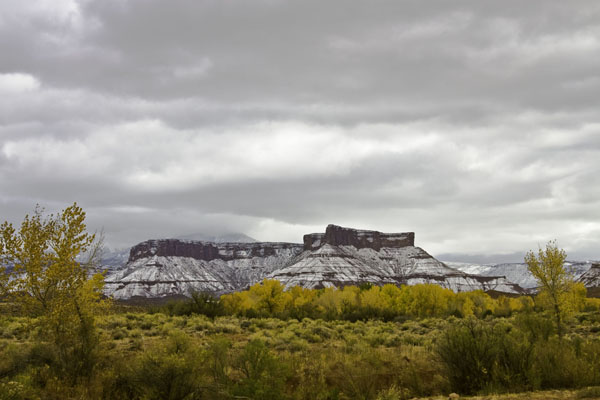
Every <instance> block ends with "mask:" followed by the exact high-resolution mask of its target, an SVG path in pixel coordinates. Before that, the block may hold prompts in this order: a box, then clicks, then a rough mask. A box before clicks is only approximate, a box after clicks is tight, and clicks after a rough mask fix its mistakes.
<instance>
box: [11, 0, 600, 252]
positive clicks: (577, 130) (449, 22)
mask: <svg viewBox="0 0 600 400" xmlns="http://www.w3.org/2000/svg"><path fill="white" fill-rule="evenodd" d="M0 51H1V52H2V54H3V57H1V58H0V209H1V211H2V215H1V217H2V220H4V219H8V220H11V221H15V222H17V221H19V220H20V219H21V218H22V216H23V215H24V214H25V213H26V212H30V211H31V210H32V208H33V206H34V205H35V204H36V203H40V204H42V205H45V206H46V207H47V208H48V209H49V210H56V209H60V208H63V207H65V206H66V205H68V204H70V203H72V202H73V201H78V202H79V203H80V204H81V205H82V206H83V207H84V208H85V209H86V210H87V212H88V216H89V219H90V225H91V227H92V228H94V229H100V228H103V229H104V230H105V234H106V236H107V241H108V243H109V244H110V245H111V246H113V247H122V246H126V245H131V244H133V243H135V242H137V241H140V240H144V239H147V238H150V237H161V236H171V235H181V234H187V233H191V232H206V233H212V232H214V233H222V232H226V231H242V232H245V233H247V234H249V235H251V236H254V237H256V238H258V239H261V240H289V241H300V240H301V235H302V234H303V233H308V232H310V231H321V230H323V227H324V225H326V224H327V223H337V224H342V225H348V226H356V227H362V228H372V229H378V230H384V231H409V230H410V231H415V232H416V233H417V242H418V244H419V245H421V246H422V247H424V248H425V249H427V250H428V251H430V252H432V253H434V254H445V255H447V256H448V257H453V256H452V254H454V255H456V254H463V255H465V257H466V255H469V257H471V256H475V258H477V257H478V256H480V257H481V259H482V260H483V259H485V260H486V261H488V260H489V257H490V255H493V257H496V260H497V261H504V260H509V259H510V260H513V259H515V258H518V257H520V256H519V254H522V253H523V252H524V251H526V250H528V249H532V248H536V247H537V245H538V244H544V243H545V242H546V241H548V240H550V239H558V243H559V245H561V246H562V247H565V248H566V249H567V251H568V253H569V254H570V255H571V256H572V257H571V258H596V259H599V258H600V174H599V171H600V100H599V99H600V97H599V96H598V94H599V93H600V72H599V71H600V5H598V3H597V2H596V1H577V2H576V6H575V5H574V4H572V3H569V4H566V3H565V4H559V3H557V2H555V1H530V2H525V3H523V2H522V1H503V2H480V1H474V0H471V1H459V2H447V1H441V0H440V1H429V2H426V3H424V2H422V1H416V0H415V1H391V0H389V1H380V0H375V1H370V2H354V1H345V0H344V1H341V0H340V1H337V0H336V1H330V2H325V3H324V2H318V1H313V0H303V1H292V2H288V1H285V2H284V1H279V0H256V1H251V2H248V1H241V0H234V1H226V2H223V1H212V0H203V1H193V0H176V1H172V2H164V1H159V0H147V1H136V0H106V1H102V2H93V1H89V0H86V1H75V0H60V1H56V0H53V1H49V0H44V1H41V0H38V1H28V2H23V1H17V0H8V1H5V2H3V3H2V5H0ZM503 254H504V255H505V256H502V255H503ZM470 259H472V258H470Z"/></svg>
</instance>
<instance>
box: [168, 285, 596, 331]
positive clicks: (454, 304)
mask: <svg viewBox="0 0 600 400" xmlns="http://www.w3.org/2000/svg"><path fill="white" fill-rule="evenodd" d="M284 289H285V287H284V286H283V285H282V284H281V283H280V282H279V281H277V280H267V279H265V280H264V281H263V282H261V283H257V284H255V285H253V286H251V287H250V288H249V289H248V290H245V291H241V292H235V293H231V294H226V295H223V296H221V297H220V298H213V297H211V296H210V295H207V294H202V293H194V294H193V295H192V298H191V299H190V300H187V301H183V302H181V301H180V302H172V303H169V304H167V305H166V306H164V307H163V308H162V309H161V310H162V311H164V312H166V313H167V314H170V315H191V314H194V313H195V314H204V315H207V316H209V317H215V316H218V315H235V316H241V317H247V318H280V319H290V318H294V319H298V320H302V319H303V318H312V319H324V320H346V321H358V320H368V319H378V320H383V321H393V320H402V319H406V318H427V317H449V316H455V317H458V318H464V317H470V316H473V317H476V318H485V317H486V316H488V315H492V316H496V317H508V316H511V315H513V314H514V313H515V312H522V311H530V310H534V309H537V310H541V309H545V308H547V307H548V299H547V298H546V296H544V295H538V296H536V297H531V296H520V297H507V296H499V297H496V298H493V297H491V296H490V295H488V294H487V293H485V292H483V291H472V292H461V293H454V292H453V291H452V290H449V289H445V288H442V287H441V286H438V285H434V284H420V285H414V286H402V287H397V286H395V285H384V286H381V287H380V286H372V285H362V286H346V287H344V288H339V289H338V288H325V289H305V288H302V287H299V286H295V287H292V288H291V289H289V290H284ZM566 297H567V301H565V307H564V311H563V312H565V313H571V312H575V311H583V310H598V309H600V300H599V299H589V298H586V289H585V287H584V286H583V285H582V284H575V285H573V287H572V288H571V290H570V291H569V292H568V293H566Z"/></svg>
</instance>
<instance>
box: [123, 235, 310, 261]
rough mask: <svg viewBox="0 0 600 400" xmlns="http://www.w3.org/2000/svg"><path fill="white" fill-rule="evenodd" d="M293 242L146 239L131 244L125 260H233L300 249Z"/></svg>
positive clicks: (267, 255)
mask: <svg viewBox="0 0 600 400" xmlns="http://www.w3.org/2000/svg"><path fill="white" fill-rule="evenodd" d="M300 248H301V246H300V245H298V244H296V243H211V242H200V241H191V240H179V239H163V240H148V241H145V242H142V243H140V244H137V245H135V246H133V247H132V248H131V251H130V253H129V260H128V262H133V261H136V260H139V259H143V258H148V257H154V256H157V257H186V258H193V259H195V260H199V261H213V260H223V261H233V260H237V259H248V258H253V257H269V256H274V255H276V254H279V253H280V252H281V251H286V250H290V249H293V250H294V251H295V250H299V249H300Z"/></svg>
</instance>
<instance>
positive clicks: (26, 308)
mask: <svg viewBox="0 0 600 400" xmlns="http://www.w3.org/2000/svg"><path fill="white" fill-rule="evenodd" d="M99 247H100V241H99V240H97V239H96V236H95V235H93V234H89V233H87V231H86V225H85V212H84V211H83V210H82V209H81V208H80V207H78V206H77V204H76V203H75V204H73V205H72V206H70V207H67V208H66V209H64V210H63V211H62V212H61V213H59V214H58V215H49V216H47V217H45V216H44V215H43V210H42V209H41V208H40V207H37V208H36V209H35V212H34V213H33V215H31V216H30V215H27V216H25V219H24V220H23V222H22V224H21V227H20V228H19V229H18V230H17V229H16V228H14V227H13V225H12V224H10V223H8V222H4V223H3V224H2V225H0V265H1V266H2V267H0V268H1V269H0V276H2V277H3V281H2V282H1V284H2V292H3V294H4V296H5V297H7V299H8V301H10V302H12V303H13V304H15V305H16V306H18V307H19V308H20V309H21V311H22V312H23V313H24V314H25V315H28V316H31V317H37V319H36V320H37V321H38V323H39V324H40V327H41V329H42V332H43V338H44V339H45V340H46V341H47V342H49V343H51V344H52V345H53V348H54V349H55V351H56V354H57V360H58V363H59V364H60V365H61V368H62V370H63V371H62V372H64V373H66V374H67V375H69V376H80V375H86V374H89V373H91V370H92V368H93V365H94V355H95V352H96V350H97V343H98V337H97V333H96V329H95V325H94V317H95V315H97V314H98V313H99V312H100V311H101V310H102V309H103V308H104V307H106V306H107V303H106V300H102V297H101V296H102V288H103V285H104V277H103V275H102V274H98V273H96V274H93V273H92V270H91V267H92V266H93V265H94V263H95V260H96V259H97V257H98V255H99ZM7 266H9V268H7Z"/></svg>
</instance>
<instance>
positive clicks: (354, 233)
mask: <svg viewBox="0 0 600 400" xmlns="http://www.w3.org/2000/svg"><path fill="white" fill-rule="evenodd" d="M414 242H415V235H414V233H412V232H406V233H382V232H378V231H367V230H358V229H351V228H344V227H341V226H337V225H329V226H327V228H326V230H325V232H324V233H313V234H308V235H305V236H304V243H303V244H296V243H268V242H262V243H261V242H256V243H214V242H204V241H191V240H179V239H163V240H148V241H146V242H142V243H140V244H138V245H136V246H134V247H133V248H131V251H130V254H129V259H128V261H127V264H126V265H125V266H124V268H123V269H121V270H119V271H117V272H114V273H111V274H110V275H109V276H107V278H106V287H105V291H106V294H108V295H112V296H114V297H115V298H122V299H125V298H131V297H135V296H141V297H164V296H172V295H189V294H190V292H191V291H207V292H212V293H216V294H220V293H225V292H231V291H235V290H241V289H245V288H247V287H248V286H249V285H252V284H254V283H256V282H259V281H261V280H262V279H264V278H269V279H277V280H279V281H281V282H282V283H283V284H284V285H285V286H286V287H292V286H296V285H299V286H303V287H307V288H322V287H331V286H345V285H358V284H362V283H371V284H374V285H384V284H394V285H414V284H418V283H434V284H438V285H440V286H443V287H446V288H449V289H452V290H454V291H468V290H485V291H497V292H503V293H522V292H523V289H522V288H521V287H519V286H518V285H515V284H512V283H511V282H509V281H507V280H506V279H505V278H504V277H502V276H478V275H473V274H467V273H465V272H461V271H459V270H457V269H454V268H450V267H448V266H447V265H446V264H444V263H442V262H440V261H438V260H436V259H435V258H434V257H432V256H431V255H429V254H428V253H427V252H426V251H425V250H423V249H421V248H419V247H415V246H414Z"/></svg>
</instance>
